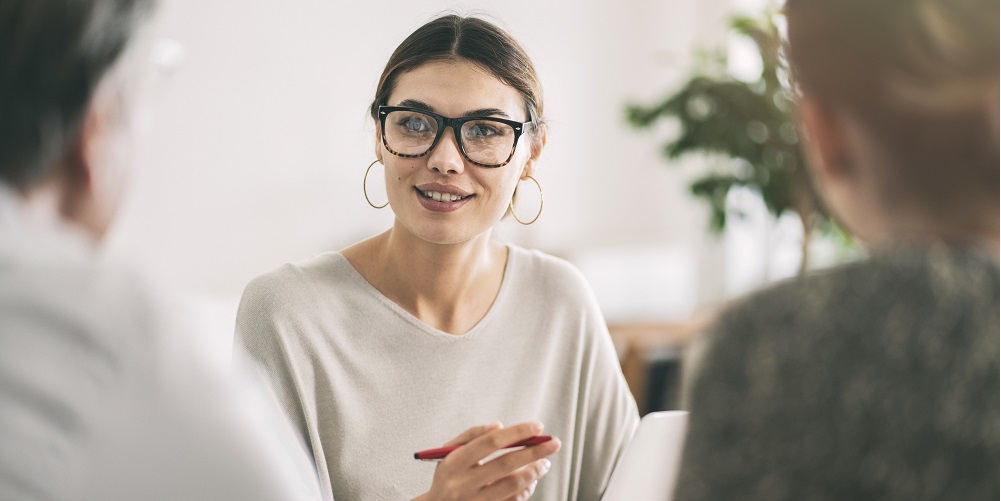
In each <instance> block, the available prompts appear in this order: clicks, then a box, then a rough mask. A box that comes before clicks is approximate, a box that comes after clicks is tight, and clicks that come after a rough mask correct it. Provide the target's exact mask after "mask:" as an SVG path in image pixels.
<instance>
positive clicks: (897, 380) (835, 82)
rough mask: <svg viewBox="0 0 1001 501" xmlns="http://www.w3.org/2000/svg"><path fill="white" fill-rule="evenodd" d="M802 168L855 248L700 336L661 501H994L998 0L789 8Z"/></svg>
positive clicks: (823, 1)
mask: <svg viewBox="0 0 1001 501" xmlns="http://www.w3.org/2000/svg"><path fill="white" fill-rule="evenodd" d="M786 11H787V14H788V33H789V48H790V51H789V57H790V63H791V66H792V69H793V72H794V76H795V78H796V81H797V84H798V86H799V90H800V91H801V95H800V99H799V112H800V117H801V119H802V124H803V126H804V129H805V131H806V132H807V135H806V137H807V139H808V144H807V149H808V151H809V153H811V157H812V162H811V165H810V167H811V171H812V173H813V175H814V179H815V181H816V185H817V188H818V192H819V193H820V195H821V196H822V198H823V199H824V201H825V202H826V205H827V207H828V209H829V211H830V213H831V214H833V215H834V216H835V217H837V218H838V220H839V222H840V223H841V225H842V226H843V227H844V228H847V229H849V230H850V231H852V233H854V234H855V235H856V236H857V237H858V239H859V240H861V241H862V242H863V243H865V244H866V246H867V247H868V248H869V249H870V250H871V256H870V257H869V258H868V259H865V260H863V261H861V262H857V263H852V264H850V265H847V266H844V267H841V268H837V269H833V270H829V271H826V272H823V273H819V274H816V275H813V276H808V277H804V278H801V279H798V280H794V281H791V282H788V283H785V284H781V285H779V286H776V287H773V288H771V289H769V290H767V291H764V292H762V293H759V294H757V295H756V296H754V297H752V298H750V299H749V300H747V301H746V302H744V303H742V304H741V305H738V306H736V307H735V308H733V309H732V310H731V311H729V312H728V313H727V314H725V315H723V317H722V318H721V319H720V321H719V322H718V325H717V326H716V327H715V329H714V330H713V331H712V332H711V333H710V335H709V336H708V337H706V338H704V339H703V341H704V342H705V343H704V345H703V348H704V357H703V358H702V360H701V364H700V368H698V369H696V371H695V376H694V378H693V380H692V382H691V384H690V386H689V393H690V404H689V409H690V411H691V413H692V416H693V419H692V421H691V425H690V428H689V436H688V439H687V442H686V445H685V452H684V459H683V462H682V470H681V473H680V477H679V484H678V490H677V496H676V497H677V499H684V500H686V501H687V500H693V501H698V500H717V499H744V500H752V501H753V500H769V501H771V500H786V499H788V500H794V499H795V500H799V499H817V500H824V499H858V500H869V499H880V500H905V499H906V500H908V501H913V500H939V499H998V496H999V489H998V468H999V465H998V456H999V436H998V420H999V416H998V408H999V401H998V371H999V361H998V352H999V344H998V340H999V324H998V318H999V309H998V308H999V292H998V291H999V280H998V252H999V246H998V236H999V235H998V234H999V230H998V222H999V221H998V213H999V201H998V200H999V196H998V184H999V183H998V173H999V170H998V165H999V157H998V18H999V10H998V2H997V1H996V0H893V1H880V2H874V1H871V0H840V1H836V2H832V1H829V0H788V1H787V2H786Z"/></svg>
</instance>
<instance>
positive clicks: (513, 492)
mask: <svg viewBox="0 0 1001 501" xmlns="http://www.w3.org/2000/svg"><path fill="white" fill-rule="evenodd" d="M551 466H552V464H551V463H550V462H549V460H548V459H539V460H537V461H534V462H532V463H531V464H529V465H527V466H525V467H524V468H521V469H519V470H516V471H513V472H511V473H508V474H507V475H505V476H503V477H501V478H499V479H497V481H495V482H493V483H491V484H490V485H488V486H487V487H485V488H483V489H482V490H481V491H480V494H482V495H483V498H484V499H505V500H518V501H523V500H525V499H528V498H529V497H531V496H532V494H533V493H534V492H535V487H536V485H538V482H539V479H540V478H542V477H543V476H545V474H546V473H548V472H549V469H550V467H551Z"/></svg>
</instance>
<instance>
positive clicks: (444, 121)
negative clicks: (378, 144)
mask: <svg viewBox="0 0 1001 501" xmlns="http://www.w3.org/2000/svg"><path fill="white" fill-rule="evenodd" d="M394 111H411V112H415V113H423V114H425V115H427V116H429V117H431V118H434V120H435V122H437V123H438V132H436V133H435V136H434V140H433V141H431V146H429V147H428V149H427V151H425V152H424V153H421V154H418V155H407V154H404V153H399V152H397V151H395V150H393V149H392V148H390V147H389V142H388V141H386V117H387V116H389V114H390V113H392V112H394ZM475 120H486V121H490V122H498V123H502V124H505V125H508V126H510V127H511V128H512V129H514V143H512V145H511V153H509V154H508V156H507V160H505V161H503V162H501V163H499V164H496V165H495V164H484V163H480V162H477V161H476V160H473V159H472V158H469V155H467V154H466V150H465V148H464V147H463V146H462V134H460V133H459V132H460V131H461V130H462V125H463V124H465V123H466V122H472V121H475ZM379 125H380V126H381V128H382V145H383V146H385V147H386V149H387V150H389V152H390V153H392V154H394V155H396V156H398V157H402V158H420V157H423V156H426V155H428V154H430V153H431V151H432V150H434V147H435V146H438V140H440V139H441V136H442V135H444V134H445V128H446V127H451V128H452V134H453V135H454V136H455V142H456V144H457V145H458V146H459V152H461V153H462V156H463V158H465V159H466V160H469V161H470V162H471V163H473V164H475V165H479V166H480V167H486V168H488V169H496V168H499V167H503V166H505V165H507V164H509V163H511V159H512V158H513V157H514V152H515V150H516V149H517V148H518V139H519V138H520V137H521V135H522V134H523V133H524V131H525V128H527V127H528V126H530V125H532V122H531V121H528V122H518V121H515V120H507V119H505V118H498V117H461V118H449V117H446V116H443V115H439V114H437V113H434V112H431V111H428V110H425V109H422V108H411V107H409V106H385V105H380V106H379Z"/></svg>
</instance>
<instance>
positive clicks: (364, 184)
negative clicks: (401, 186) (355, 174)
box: [361, 159, 389, 209]
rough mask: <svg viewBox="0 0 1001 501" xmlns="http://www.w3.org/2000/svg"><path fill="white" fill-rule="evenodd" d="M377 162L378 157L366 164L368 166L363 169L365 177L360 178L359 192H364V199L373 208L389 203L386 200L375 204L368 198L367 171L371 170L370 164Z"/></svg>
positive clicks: (380, 207)
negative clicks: (380, 203)
mask: <svg viewBox="0 0 1001 501" xmlns="http://www.w3.org/2000/svg"><path fill="white" fill-rule="evenodd" d="M377 163H379V160H378V159H376V160H374V161H373V162H372V163H370V164H368V168H367V169H365V177H364V178H363V179H362V180H361V192H362V193H364V194H365V201H366V202H368V204H369V205H371V206H372V207H373V208H375V209H382V208H383V207H385V206H387V205H389V201H388V200H387V201H386V203H384V204H382V205H375V204H374V203H372V199H370V198H368V171H370V170H372V166H373V165H375V164H377Z"/></svg>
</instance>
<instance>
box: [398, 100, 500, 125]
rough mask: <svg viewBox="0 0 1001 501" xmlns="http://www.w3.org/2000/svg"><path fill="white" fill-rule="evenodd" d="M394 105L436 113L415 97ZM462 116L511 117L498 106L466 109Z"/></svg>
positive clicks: (432, 107)
mask: <svg viewBox="0 0 1001 501" xmlns="http://www.w3.org/2000/svg"><path fill="white" fill-rule="evenodd" d="M396 106H403V107H405V108H416V109H418V110H425V111H430V112H432V113H437V111H435V109H434V106H431V105H430V104H427V103H425V102H424V101H418V100H416V99H404V100H403V101H400V103H399V104H397V105H396ZM462 116H463V117H490V116H500V117H503V118H507V119H509V120H510V119H511V116H510V115H508V114H507V113H506V112H504V111H503V110H500V109H498V108H479V109H476V110H470V111H467V112H465V113H463V114H462Z"/></svg>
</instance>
